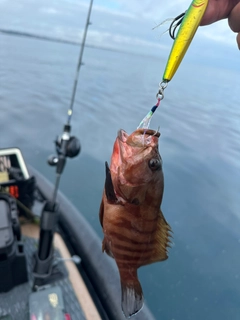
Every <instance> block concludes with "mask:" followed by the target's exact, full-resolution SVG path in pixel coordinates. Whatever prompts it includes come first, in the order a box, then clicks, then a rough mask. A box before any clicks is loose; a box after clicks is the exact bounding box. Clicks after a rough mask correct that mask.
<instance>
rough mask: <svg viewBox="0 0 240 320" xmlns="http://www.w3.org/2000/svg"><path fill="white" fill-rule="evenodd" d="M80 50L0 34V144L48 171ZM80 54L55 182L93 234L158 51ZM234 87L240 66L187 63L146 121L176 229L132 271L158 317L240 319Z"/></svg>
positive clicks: (154, 78) (155, 78)
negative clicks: (70, 154)
mask: <svg viewBox="0 0 240 320" xmlns="http://www.w3.org/2000/svg"><path fill="white" fill-rule="evenodd" d="M234 50H237V49H235V48H234ZM78 53H79V47H77V46H73V45H67V44H61V43H51V42H47V41H39V40H35V39H28V38H23V37H15V36H7V35H2V34H0V110H1V117H0V128H1V132H0V147H2V148H3V147H11V146H18V147H20V148H21V149H22V152H23V154H24V157H25V159H26V161H27V162H28V163H30V164H31V165H33V166H34V167H35V168H37V169H38V170H39V171H40V172H42V173H43V174H44V175H45V176H47V178H48V179H49V180H50V181H54V177H55V175H54V174H55V171H54V169H53V168H51V167H49V166H48V165H47V164H46V159H47V157H48V156H49V155H50V154H52V153H54V152H55V150H54V144H53V140H54V139H55V138H56V136H57V135H58V134H60V133H61V132H62V127H63V124H64V123H65V122H66V117H67V109H68V106H69V102H70V97H71V91H72V86H73V78H74V75H75V68H76V63H77V59H78ZM200 60H201V59H199V61H200ZM84 62H85V64H86V65H85V66H84V67H83V68H82V70H81V74H80V79H79V85H78V91H77V96H76V103H75V106H74V114H73V121H72V133H73V134H74V135H76V136H77V137H78V138H79V139H80V141H81V145H82V152H81V154H80V156H79V157H78V158H76V159H73V160H71V159H70V160H69V161H68V163H67V166H66V169H65V172H64V176H63V178H62V181H61V190H62V191H63V192H64V193H65V194H66V195H67V196H68V198H69V199H70V200H71V201H72V202H73V203H74V204H75V206H76V207H77V208H78V209H79V210H80V211H81V212H82V213H83V215H84V216H85V217H86V218H87V220H88V221H89V223H90V224H91V225H92V226H93V228H94V229H95V230H96V232H97V233H98V235H99V236H100V237H101V238H102V231H101V227H100V225H99V219H98V209H99V204H100V201H101V196H102V188H103V184H104V161H105V160H108V161H109V160H110V156H111V153H112V146H113V142H114V140H115V137H116V134H117V131H118V129H120V128H123V129H125V130H126V131H127V132H129V133H130V132H132V131H134V130H135V129H136V127H137V126H138V124H139V122H140V120H141V119H142V118H143V116H145V114H146V113H147V112H148V111H149V109H150V108H151V107H152V106H153V104H155V99H154V97H155V93H156V90H157V85H158V82H159V81H160V80H161V74H162V71H163V69H164V63H165V61H163V60H162V59H161V58H153V57H147V56H140V55H131V54H127V53H120V52H113V51H106V50H100V49H93V48H86V49H85V53H84ZM225 65H226V63H225ZM239 88H240V72H239V67H238V70H234V69H233V68H232V69H230V68H229V69H227V68H226V67H224V68H221V69H220V68H214V67H213V66H211V64H208V65H206V64H204V61H203V62H202V64H201V65H200V64H192V65H191V64H188V63H187V62H185V61H184V63H183V64H182V65H181V67H180V69H179V71H178V73H177V75H176V76H175V78H174V80H173V81H172V82H171V83H170V85H169V86H168V88H167V89H166V91H165V99H164V100H163V102H162V104H161V108H159V109H158V110H157V112H156V114H155V116H154V118H153V120H152V123H151V127H152V128H153V129H157V128H158V126H159V125H160V132H161V138H160V146H159V147H160V153H161V156H162V158H163V162H164V174H165V193H164V198H163V204H162V211H163V213H164V215H165V218H166V219H167V221H168V222H169V223H170V225H171V226H172V229H173V232H174V245H173V247H172V249H170V252H169V259H168V260H167V261H166V262H163V263H155V264H153V265H150V266H146V267H143V268H141V269H140V270H139V277H140V280H141V283H142V286H143V290H144V294H145V299H146V302H147V304H148V306H149V308H150V309H151V310H152V312H153V313H154V315H155V317H156V319H161V320H203V319H204V320H215V319H216V320H228V319H230V320H239V319H240V106H239V90H240V89H239Z"/></svg>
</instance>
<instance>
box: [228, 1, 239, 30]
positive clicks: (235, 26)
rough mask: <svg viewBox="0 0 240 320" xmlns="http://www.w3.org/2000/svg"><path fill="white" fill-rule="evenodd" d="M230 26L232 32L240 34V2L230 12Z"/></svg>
mask: <svg viewBox="0 0 240 320" xmlns="http://www.w3.org/2000/svg"><path fill="white" fill-rule="evenodd" d="M228 24H229V27H230V28H231V29H232V31H234V32H240V2H239V3H238V4H237V5H236V6H235V7H234V8H233V9H232V11H231V12H230V14H229V16H228Z"/></svg>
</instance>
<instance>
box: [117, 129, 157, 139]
mask: <svg viewBox="0 0 240 320" xmlns="http://www.w3.org/2000/svg"><path fill="white" fill-rule="evenodd" d="M132 134H134V135H148V136H155V137H157V138H159V137H160V132H159V131H157V130H152V129H143V128H141V129H137V130H136V131H134V132H133V133H132ZM130 136H131V135H130ZM130 136H129V135H128V134H127V132H126V131H124V130H123V129H120V130H119V131H118V135H117V137H118V139H119V140H120V141H122V142H126V141H127V140H128V137H130Z"/></svg>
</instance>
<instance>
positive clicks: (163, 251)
mask: <svg viewBox="0 0 240 320" xmlns="http://www.w3.org/2000/svg"><path fill="white" fill-rule="evenodd" d="M171 232H172V230H171V227H170V225H169V224H168V223H167V221H166V220H165V218H164V216H163V213H162V211H161V210H159V216H158V222H157V229H156V235H155V240H156V243H157V249H156V255H155V256H154V260H153V261H152V262H155V261H163V260H166V259H167V258H168V247H171V245H170V244H171V241H170V239H169V238H170V237H171Z"/></svg>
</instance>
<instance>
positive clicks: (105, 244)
mask: <svg viewBox="0 0 240 320" xmlns="http://www.w3.org/2000/svg"><path fill="white" fill-rule="evenodd" d="M104 251H105V252H106V254H108V255H109V256H110V257H112V258H114V256H113V253H112V250H111V248H110V244H109V241H108V240H107V239H106V237H104V238H103V242H102V252H104Z"/></svg>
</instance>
